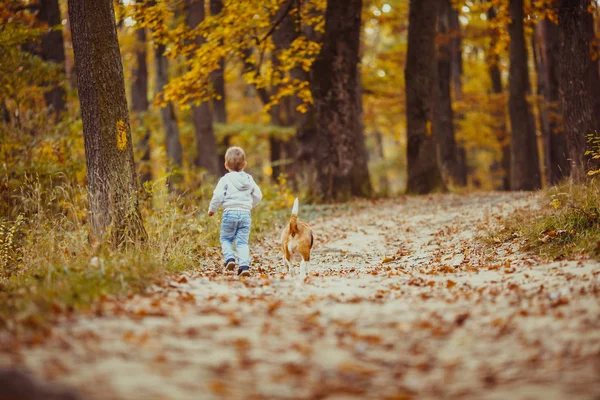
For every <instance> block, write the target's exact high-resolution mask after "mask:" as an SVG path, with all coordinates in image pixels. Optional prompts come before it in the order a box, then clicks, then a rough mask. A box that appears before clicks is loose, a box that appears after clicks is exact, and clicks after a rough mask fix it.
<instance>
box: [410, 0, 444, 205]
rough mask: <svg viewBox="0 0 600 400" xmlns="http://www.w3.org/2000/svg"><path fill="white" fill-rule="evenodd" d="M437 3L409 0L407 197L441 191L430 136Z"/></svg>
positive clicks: (434, 148) (437, 166)
mask: <svg viewBox="0 0 600 400" xmlns="http://www.w3.org/2000/svg"><path fill="white" fill-rule="evenodd" d="M438 3H439V1H438V0H411V1H410V12H409V26H408V52H407V56H406V69H405V71H404V76H405V81H406V131H407V135H408V147H407V156H408V157H407V159H408V187H407V191H408V192H410V193H430V192H433V191H435V190H440V189H442V190H443V189H444V183H443V181H442V174H441V172H440V168H439V165H438V161H437V157H436V144H435V140H434V138H433V135H432V134H431V124H432V119H433V115H432V113H433V109H432V108H433V94H434V89H435V75H436V74H435V66H436V64H435V58H436V55H435V32H436V26H437V13H438V5H439V4H438Z"/></svg>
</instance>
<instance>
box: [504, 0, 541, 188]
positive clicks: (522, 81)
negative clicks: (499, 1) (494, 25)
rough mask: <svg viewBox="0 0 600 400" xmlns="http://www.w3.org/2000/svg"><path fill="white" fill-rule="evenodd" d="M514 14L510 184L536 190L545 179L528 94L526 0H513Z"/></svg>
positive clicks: (512, 21)
mask: <svg viewBox="0 0 600 400" xmlns="http://www.w3.org/2000/svg"><path fill="white" fill-rule="evenodd" d="M510 16H511V23H510V26H509V34H510V70H509V92H510V93H509V100H508V108H509V114H510V126H511V143H510V150H511V179H510V184H511V189H512V190H536V189H539V188H540V186H541V182H540V168H539V156H538V149H537V140H536V133H535V121H534V119H533V114H532V113H531V109H530V107H529V103H528V102H527V97H526V95H527V93H528V92H529V90H530V84H529V73H528V69H527V48H526V46H525V34H524V31H523V0H510Z"/></svg>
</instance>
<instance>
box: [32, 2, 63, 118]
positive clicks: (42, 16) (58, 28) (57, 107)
mask: <svg viewBox="0 0 600 400" xmlns="http://www.w3.org/2000/svg"><path fill="white" fill-rule="evenodd" d="M37 19H38V20H39V21H41V22H43V23H46V24H48V31H47V33H45V34H44V35H43V36H42V40H41V42H40V49H39V55H40V56H41V58H42V59H43V60H44V61H52V62H54V63H56V64H58V65H59V66H60V69H61V71H62V72H63V74H64V72H65V45H64V40H63V33H62V31H63V30H62V18H61V16H60V7H59V4H58V0H40V2H39V8H38V12H37ZM65 96H66V92H65V89H64V87H62V86H61V85H56V84H55V85H54V87H53V88H52V89H50V90H49V91H48V92H46V93H45V94H44V99H45V100H46V105H47V106H48V107H52V111H53V112H54V113H55V114H56V115H60V114H61V113H62V112H63V111H65V109H66V98H65Z"/></svg>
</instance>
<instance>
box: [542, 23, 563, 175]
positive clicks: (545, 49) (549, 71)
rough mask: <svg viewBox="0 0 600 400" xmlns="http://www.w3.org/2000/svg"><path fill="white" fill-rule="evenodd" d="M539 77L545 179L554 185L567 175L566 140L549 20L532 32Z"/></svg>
mask: <svg viewBox="0 0 600 400" xmlns="http://www.w3.org/2000/svg"><path fill="white" fill-rule="evenodd" d="M535 38H536V40H535V47H536V53H537V57H536V61H537V62H536V66H537V78H538V96H539V108H540V112H539V118H540V126H541V128H542V133H543V135H544V164H545V168H546V181H547V182H548V184H549V185H555V184H557V183H558V182H560V181H561V180H562V179H563V178H564V177H566V176H569V161H568V149H567V142H566V140H565V134H564V129H563V125H562V122H561V121H560V117H559V116H560V113H561V110H560V106H559V103H560V98H559V82H558V79H559V76H558V65H559V51H560V46H559V42H558V26H557V25H556V24H555V23H553V22H552V21H549V20H547V19H546V20H543V21H540V22H539V23H538V25H537V27H536V33H535Z"/></svg>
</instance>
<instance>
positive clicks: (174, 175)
mask: <svg viewBox="0 0 600 400" xmlns="http://www.w3.org/2000/svg"><path fill="white" fill-rule="evenodd" d="M165 50H166V49H165V45H164V44H158V45H157V46H156V48H155V51H154V60H155V63H156V92H157V93H159V92H160V91H162V90H163V87H164V86H165V85H166V84H167V83H168V82H169V64H168V60H167V58H166V57H165V56H164V53H165ZM160 116H161V119H162V122H163V127H164V129H165V143H166V148H167V159H168V161H167V162H168V167H167V168H168V172H169V176H170V177H169V180H168V187H169V190H174V189H175V190H176V189H178V185H179V183H180V181H181V167H182V155H181V142H180V140H179V127H178V126H177V118H176V116H175V107H173V104H172V103H169V104H167V105H166V106H165V107H163V108H161V109H160Z"/></svg>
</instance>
